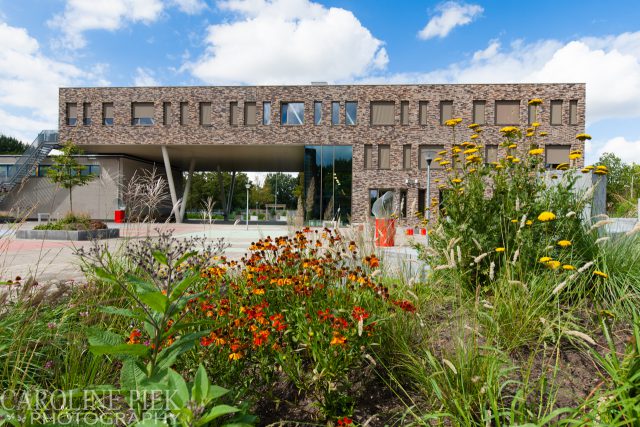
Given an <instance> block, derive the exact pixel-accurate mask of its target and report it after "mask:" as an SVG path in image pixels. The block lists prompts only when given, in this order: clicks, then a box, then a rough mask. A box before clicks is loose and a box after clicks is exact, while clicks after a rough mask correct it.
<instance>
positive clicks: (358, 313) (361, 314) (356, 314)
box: [351, 306, 369, 321]
mask: <svg viewBox="0 0 640 427" xmlns="http://www.w3.org/2000/svg"><path fill="white" fill-rule="evenodd" d="M351 316H353V318H354V319H355V320H356V321H360V320H365V319H368V318H369V313H367V311H366V310H365V309H364V308H362V307H358V306H355V307H353V311H352V312H351Z"/></svg>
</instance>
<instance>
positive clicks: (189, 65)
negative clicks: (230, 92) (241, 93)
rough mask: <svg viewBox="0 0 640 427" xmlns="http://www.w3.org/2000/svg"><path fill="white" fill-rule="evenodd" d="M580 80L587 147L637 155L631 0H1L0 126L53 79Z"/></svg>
mask: <svg viewBox="0 0 640 427" xmlns="http://www.w3.org/2000/svg"><path fill="white" fill-rule="evenodd" d="M315 80H321V81H329V82H335V83H341V82H380V83H383V82H392V83H400V82H409V83H438V82H452V83H453V82H455V83H465V82H469V83H471V82H473V83H476V82H522V81H534V82H554V81H560V82H563V81H577V82H586V83H587V108H588V110H587V123H588V129H587V130H588V132H589V133H591V134H592V135H593V137H594V140H593V141H592V143H591V144H590V146H589V147H588V150H587V160H588V161H594V160H596V159H597V157H598V156H599V155H600V154H601V153H602V152H603V151H613V152H615V153H616V154H617V155H619V156H620V157H622V158H623V159H624V160H626V161H629V162H631V161H635V162H639V163H640V120H639V119H640V8H639V7H638V5H637V0H636V1H631V0H629V1H617V2H602V1H596V0H590V1H569V0H565V1H544V0H540V1H537V2H535V3H533V2H522V1H497V0H495V1H482V0H479V1H469V2H460V1H445V2H430V1H409V0H403V1H392V0H360V1H356V0H335V1H310V0H219V1H216V0H21V1H15V0H0V132H3V133H7V134H11V135H14V136H17V137H19V138H21V139H24V140H32V139H33V138H34V137H35V135H36V134H37V132H38V130H39V129H42V128H52V127H53V128H55V126H56V123H57V115H56V111H57V99H56V95H57V88H58V87H59V86H98V85H110V86H131V85H157V84H158V85H185V84H187V85H194V84H266V83H308V82H310V81H315Z"/></svg>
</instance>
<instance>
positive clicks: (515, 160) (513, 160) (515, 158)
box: [511, 157, 520, 163]
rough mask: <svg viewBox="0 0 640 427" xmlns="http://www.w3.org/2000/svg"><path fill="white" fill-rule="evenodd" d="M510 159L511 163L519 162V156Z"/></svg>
mask: <svg viewBox="0 0 640 427" xmlns="http://www.w3.org/2000/svg"><path fill="white" fill-rule="evenodd" d="M511 161H512V162H513V163H520V159H519V158H517V157H514V158H513V159H511Z"/></svg>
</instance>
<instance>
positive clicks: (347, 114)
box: [344, 101, 358, 126]
mask: <svg viewBox="0 0 640 427" xmlns="http://www.w3.org/2000/svg"><path fill="white" fill-rule="evenodd" d="M344 120H345V124H347V126H355V125H357V124H358V103H357V102H355V101H348V102H345V104H344Z"/></svg>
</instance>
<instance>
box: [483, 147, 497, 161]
mask: <svg viewBox="0 0 640 427" xmlns="http://www.w3.org/2000/svg"><path fill="white" fill-rule="evenodd" d="M497 161H498V146H497V145H487V146H486V147H485V148H484V162H485V163H492V162H497Z"/></svg>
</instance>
